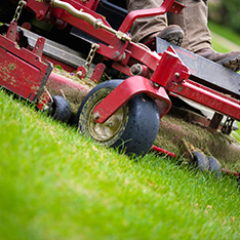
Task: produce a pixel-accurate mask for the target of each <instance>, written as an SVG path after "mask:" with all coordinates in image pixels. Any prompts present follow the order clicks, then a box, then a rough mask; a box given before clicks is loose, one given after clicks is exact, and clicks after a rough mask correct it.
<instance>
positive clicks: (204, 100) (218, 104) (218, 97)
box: [168, 80, 240, 120]
mask: <svg viewBox="0 0 240 240" xmlns="http://www.w3.org/2000/svg"><path fill="white" fill-rule="evenodd" d="M168 90H169V91H170V92H173V93H175V94H177V95H180V96H182V97H185V98H187V99H190V100H193V101H194V102H197V103H199V104H201V105H204V106H206V107H209V108H211V109H213V110H215V111H216V112H219V113H222V114H224V115H227V116H229V117H231V118H233V119H236V120H240V102H239V101H236V100H235V101H232V99H229V98H227V97H226V95H224V94H220V93H219V92H217V91H214V90H211V91H208V90H207V88H200V87H198V86H197V85H195V84H192V83H191V81H189V80H186V81H184V82H182V83H181V84H172V85H171V86H170V87H169V88H168Z"/></svg>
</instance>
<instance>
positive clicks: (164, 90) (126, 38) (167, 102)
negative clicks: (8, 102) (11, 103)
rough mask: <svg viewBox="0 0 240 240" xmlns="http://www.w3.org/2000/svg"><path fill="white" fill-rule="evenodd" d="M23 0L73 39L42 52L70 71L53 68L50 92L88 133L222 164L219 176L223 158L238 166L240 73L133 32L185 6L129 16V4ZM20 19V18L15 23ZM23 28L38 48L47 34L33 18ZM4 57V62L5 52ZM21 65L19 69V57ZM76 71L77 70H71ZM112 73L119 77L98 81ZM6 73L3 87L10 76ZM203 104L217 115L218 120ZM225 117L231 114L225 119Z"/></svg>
mask: <svg viewBox="0 0 240 240" xmlns="http://www.w3.org/2000/svg"><path fill="white" fill-rule="evenodd" d="M22 2H24V6H23V8H25V9H26V10H27V9H30V10H31V11H33V12H35V13H36V19H37V20H38V21H42V22H44V23H47V24H51V25H53V26H54V25H57V26H58V28H59V29H60V30H59V32H61V31H63V32H64V34H66V33H68V34H69V35H68V36H69V37H70V39H73V41H72V42H70V43H68V44H66V45H67V46H66V45H62V43H61V41H60V42H56V41H53V40H51V39H50V40H47V39H46V43H45V44H43V45H42V52H41V55H42V59H43V61H47V60H48V61H51V62H53V63H54V64H55V65H56V64H57V65H60V66H62V68H63V69H64V70H66V71H67V72H69V73H66V71H64V73H63V71H62V70H57V69H55V70H53V71H51V73H49V74H48V80H47V81H46V82H45V83H44V86H46V90H45V91H44V93H45V94H46V93H50V94H48V95H50V96H52V95H61V96H63V97H64V98H65V99H67V100H68V102H69V103H70V105H71V108H72V115H73V116H76V124H77V127H78V131H79V132H80V133H82V132H84V133H85V134H86V135H87V136H90V137H92V138H93V139H95V140H96V141H97V142H99V143H100V144H103V145H105V146H112V147H116V148H118V149H120V150H124V151H125V152H126V153H127V154H135V155H137V156H143V155H145V154H146V153H147V152H148V151H149V150H151V149H153V150H156V151H158V152H161V153H163V154H167V155H169V156H172V157H176V154H177V156H181V157H183V158H185V159H187V158H188V159H190V160H189V161H190V162H194V163H195V164H196V167H197V168H198V169H200V170H201V171H208V170H214V171H215V172H216V174H217V175H219V174H220V173H221V169H220V164H219V162H218V160H219V161H220V162H221V163H222V164H223V165H224V166H227V167H232V165H233V164H235V167H236V166H237V164H238V163H237V161H238V158H239V150H240V146H239V144H238V142H236V141H235V140H234V139H233V138H232V137H231V135H230V134H231V131H232V130H233V128H234V126H233V122H234V120H240V111H239V110H240V105H239V103H240V101H239V99H240V95H239V93H238V90H239V85H240V77H239V74H238V73H235V72H232V71H230V70H228V69H226V68H224V67H222V66H221V65H218V64H215V63H213V62H211V61H208V60H206V59H203V58H201V57H199V56H196V55H194V54H192V53H190V52H188V51H186V50H184V49H182V48H178V47H176V46H173V45H170V44H169V43H167V42H165V41H163V40H161V39H158V38H155V39H152V40H151V41H149V42H148V43H146V45H142V44H138V43H134V42H132V41H131V37H130V35H129V33H128V31H129V29H130V27H131V25H132V23H133V21H134V20H135V19H136V18H139V17H147V16H155V15H158V14H165V13H166V12H167V11H172V12H174V13H176V14H177V13H179V12H180V11H181V10H182V8H183V6H182V5H181V4H179V3H177V2H175V1H174V0H165V1H164V2H163V4H162V5H161V6H160V7H159V8H156V9H147V10H146V9H145V10H138V11H133V12H131V13H129V14H127V15H124V14H126V10H125V9H124V8H122V6H116V5H114V4H113V3H111V2H109V1H103V0H102V1H96V0H89V1H79V2H77V1H72V0H65V1H59V0H50V1H45V0H43V1H34V0H27V1H19V6H21V3H22ZM100 6H103V7H102V8H103V9H105V10H106V9H107V12H109V13H111V11H113V10H114V11H115V12H118V13H120V14H118V17H117V18H118V19H120V20H119V25H118V26H119V27H118V31H116V30H114V29H113V28H112V27H111V22H110V23H109V22H108V16H106V17H104V16H102V15H101V14H100V13H101V11H103V10H101V8H100ZM106 6H107V7H106ZM104 7H105V8H104ZM80 9H81V10H80ZM99 9H100V10H99ZM116 9H117V10H116ZM120 10H121V11H120ZM18 12H19V10H18ZM110 15H111V14H110ZM119 15H121V16H119ZM116 16H117V15H116ZM121 17H122V22H121ZM113 20H114V19H113ZM13 22H16V20H15V21H14V20H13V21H12V22H11V23H10V26H12V25H13ZM115 25H116V23H115ZM21 26H23V27H25V29H23V28H18V32H19V31H22V32H23V35H24V36H25V37H26V38H27V39H28V45H27V46H25V48H26V49H27V48H28V49H31V48H32V49H36V47H34V46H33V45H32V41H33V40H34V39H35V38H38V37H39V36H38V34H36V33H33V32H32V31H29V30H30V29H31V23H29V22H24V23H22V24H21ZM26 26H28V27H26ZM116 26H117V25H116ZM26 28H28V30H26ZM115 28H116V27H115ZM7 37H8V36H6V37H4V36H1V39H6V38H7ZM35 40H36V39H35ZM15 41H17V39H15ZM78 41H79V44H76V45H78V46H75V44H73V43H76V42H78ZM2 44H3V43H2V41H1V47H2ZM79 45H82V46H83V47H84V49H83V51H82V54H80V53H79V51H78V50H76V49H77V47H79ZM146 46H148V47H146ZM70 47H71V48H70ZM2 48H4V47H2ZM15 48H16V46H15ZM22 48H24V47H22ZM86 49H88V51H87V52H88V53H87V55H86V57H85V58H84V51H86ZM5 51H6V50H5ZM24 51H25V49H24ZM34 51H36V50H34ZM1 58H2V61H1V62H2V63H3V59H4V56H3V55H2V56H1ZM18 58H20V56H16V59H18ZM19 62H20V60H19ZM15 65H16V69H18V68H19V65H18V61H17V60H16V63H15ZM1 69H2V73H3V72H4V71H5V70H4V69H3V68H1ZM113 69H114V70H113ZM73 71H75V72H76V73H75V76H71V73H72V72H73ZM109 73H111V76H112V78H116V79H115V80H108V81H104V82H102V83H100V84H98V83H99V82H100V81H101V78H102V76H103V75H109ZM213 73H214V74H213ZM62 75H64V76H62ZM116 76H117V77H116ZM18 77H19V75H18ZM87 77H89V79H88V80H85V79H86V78H87ZM4 79H5V80H4ZM4 79H2V82H1V85H2V86H5V85H4V82H8V81H9V79H6V78H4ZM76 79H77V80H76ZM95 85H96V86H95ZM93 86H95V87H94V88H93ZM5 87H6V88H8V89H10V88H9V87H8V86H5ZM22 88H24V85H23V86H22ZM10 90H11V91H13V92H14V91H15V90H14V89H10ZM15 93H17V92H15ZM17 94H19V93H17ZM50 96H49V98H51V97H50ZM189 100H190V101H189ZM196 103H197V104H199V105H200V106H204V107H206V108H207V109H210V110H211V111H212V113H214V114H213V116H212V117H211V119H209V117H206V116H204V113H203V111H202V109H201V107H200V110H199V108H198V107H196V106H195V105H194V104H196ZM223 116H226V117H227V118H226V121H225V122H224V123H222V119H223ZM160 119H161V123H159V120H160ZM159 124H160V128H159ZM153 144H155V145H156V146H153ZM164 148H166V149H167V150H164ZM173 152H175V153H173ZM217 159H218V160H217Z"/></svg>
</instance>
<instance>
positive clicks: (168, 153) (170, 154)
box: [152, 145, 177, 158]
mask: <svg viewBox="0 0 240 240" xmlns="http://www.w3.org/2000/svg"><path fill="white" fill-rule="evenodd" d="M152 150H153V151H156V152H159V153H162V154H164V155H167V156H169V157H172V158H176V157H177V155H176V154H175V153H173V152H169V151H167V150H165V149H162V148H160V147H157V146H155V145H152Z"/></svg>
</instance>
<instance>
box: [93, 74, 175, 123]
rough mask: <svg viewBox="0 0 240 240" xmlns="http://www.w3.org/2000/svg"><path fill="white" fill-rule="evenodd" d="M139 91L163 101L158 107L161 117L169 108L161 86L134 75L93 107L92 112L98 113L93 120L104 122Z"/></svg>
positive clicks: (165, 94)
mask: <svg viewBox="0 0 240 240" xmlns="http://www.w3.org/2000/svg"><path fill="white" fill-rule="evenodd" d="M140 93H146V94H147V95H149V96H151V97H153V98H156V99H158V100H161V101H163V102H164V104H163V105H162V107H161V108H160V109H159V113H160V117H163V116H164V115H165V114H166V113H167V112H168V111H169V110H170V108H171V101H170V99H169V98H168V95H167V93H166V92H165V89H164V88H163V87H154V84H153V83H152V82H151V81H149V80H148V79H147V78H144V77H141V76H134V77H130V78H127V79H126V80H125V81H123V82H122V83H121V84H120V85H119V86H118V87H117V88H115V89H114V90H113V91H112V92H111V93H110V94H109V95H108V96H107V97H106V98H104V99H103V100H102V101H101V102H100V103H99V104H98V105H97V106H96V107H95V108H94V111H93V114H95V113H98V115H99V116H100V117H99V118H98V119H96V120H95V121H96V122H98V123H104V122H105V121H107V119H108V118H109V117H111V116H112V115H113V114H114V113H115V112H116V111H117V110H118V109H119V108H120V107H122V106H123V105H124V104H125V103H127V102H128V101H129V100H130V99H131V98H132V97H134V96H136V95H137V94H140ZM163 106H164V107H163Z"/></svg>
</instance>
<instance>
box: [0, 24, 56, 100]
mask: <svg viewBox="0 0 240 240" xmlns="http://www.w3.org/2000/svg"><path fill="white" fill-rule="evenodd" d="M16 27H17V25H16V23H15V22H12V23H11V24H10V27H9V29H8V34H7V37H10V39H9V38H7V37H3V36H1V35H0V59H1V63H0V74H1V78H0V85H1V86H3V87H5V88H7V89H9V90H10V91H12V92H14V93H16V94H18V95H19V96H21V97H23V98H25V99H27V100H29V101H30V102H35V103H37V102H38V101H39V99H40V97H41V94H42V93H43V90H44V89H43V87H44V86H45V84H46V81H47V78H48V75H49V74H50V72H51V70H52V65H51V64H50V63H48V64H46V63H43V62H42V61H41V59H40V57H39V56H38V55H37V54H35V53H34V52H32V51H30V50H28V49H25V48H19V47H18V46H17V44H16V43H15V42H14V41H12V40H11V39H16V37H17V31H16ZM14 35H15V36H14ZM42 40H43V39H42V38H40V39H39V40H38V42H37V44H36V46H35V49H37V47H39V46H40V48H41V41H42Z"/></svg>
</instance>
